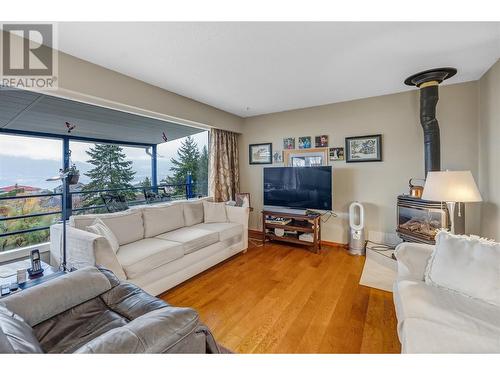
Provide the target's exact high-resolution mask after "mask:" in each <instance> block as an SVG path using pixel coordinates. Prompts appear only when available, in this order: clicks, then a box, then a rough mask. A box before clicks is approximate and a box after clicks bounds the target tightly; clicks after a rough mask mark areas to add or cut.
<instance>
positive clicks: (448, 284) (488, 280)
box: [425, 231, 500, 307]
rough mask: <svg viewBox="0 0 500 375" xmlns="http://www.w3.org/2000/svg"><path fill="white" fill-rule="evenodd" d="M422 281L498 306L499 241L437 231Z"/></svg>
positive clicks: (499, 280)
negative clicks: (433, 247) (432, 250)
mask: <svg viewBox="0 0 500 375" xmlns="http://www.w3.org/2000/svg"><path fill="white" fill-rule="evenodd" d="M425 282H426V284H428V285H432V286H434V287H438V288H444V289H446V290H448V291H451V292H454V293H458V294H461V295H463V296H466V297H470V298H477V299H479V300H482V301H484V302H487V303H490V304H492V305H495V306H497V307H500V244H499V243H496V242H493V241H489V240H485V239H482V238H479V237H477V236H464V235H453V234H451V233H448V232H446V231H440V232H439V233H438V234H437V236H436V248H435V249H434V252H433V253H432V256H431V258H430V260H429V263H428V266H427V270H426V273H425Z"/></svg>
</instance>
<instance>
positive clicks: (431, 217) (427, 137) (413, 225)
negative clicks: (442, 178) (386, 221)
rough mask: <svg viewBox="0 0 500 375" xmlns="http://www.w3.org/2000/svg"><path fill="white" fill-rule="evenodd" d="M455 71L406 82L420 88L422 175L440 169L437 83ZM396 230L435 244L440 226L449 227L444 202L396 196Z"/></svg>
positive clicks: (433, 71) (428, 73) (435, 72)
mask: <svg viewBox="0 0 500 375" xmlns="http://www.w3.org/2000/svg"><path fill="white" fill-rule="evenodd" d="M456 73H457V70H456V69H455V68H438V69H430V70H426V71H423V72H420V73H417V74H414V75H412V76H410V77H408V78H407V79H406V80H405V84H406V85H409V86H416V87H418V88H419V89H420V123H421V125H422V129H423V131H424V158H425V176H426V177H427V173H428V172H429V171H439V170H441V140H440V135H439V124H438V121H437V119H436V106H437V103H438V100H439V92H438V90H439V89H438V86H439V84H440V83H441V82H443V81H444V80H446V79H448V78H450V77H453V76H454V75H455V74H456ZM397 211H398V226H397V229H396V231H397V233H398V235H399V237H401V238H402V239H403V240H404V241H410V242H423V243H427V244H434V243H435V241H434V237H435V235H436V232H437V230H438V229H440V228H449V227H450V224H449V223H450V220H449V215H448V209H447V207H446V204H444V203H442V202H431V201H425V200H422V199H420V198H414V197H410V196H406V195H400V196H399V197H398V204H397Z"/></svg>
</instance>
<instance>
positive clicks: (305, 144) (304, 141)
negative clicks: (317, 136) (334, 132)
mask: <svg viewBox="0 0 500 375" xmlns="http://www.w3.org/2000/svg"><path fill="white" fill-rule="evenodd" d="M311 147H312V141H311V137H299V149H301V150H302V149H305V148H311Z"/></svg>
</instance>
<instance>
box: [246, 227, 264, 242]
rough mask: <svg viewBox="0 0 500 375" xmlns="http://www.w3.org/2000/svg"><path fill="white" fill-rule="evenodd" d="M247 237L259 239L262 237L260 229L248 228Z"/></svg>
mask: <svg viewBox="0 0 500 375" xmlns="http://www.w3.org/2000/svg"><path fill="white" fill-rule="evenodd" d="M248 237H250V238H257V239H259V240H261V239H262V231H261V230H256V229H249V230H248Z"/></svg>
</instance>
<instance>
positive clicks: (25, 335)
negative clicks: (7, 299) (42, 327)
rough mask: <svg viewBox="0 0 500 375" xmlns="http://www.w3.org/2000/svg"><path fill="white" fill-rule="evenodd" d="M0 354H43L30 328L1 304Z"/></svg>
mask: <svg viewBox="0 0 500 375" xmlns="http://www.w3.org/2000/svg"><path fill="white" fill-rule="evenodd" d="M0 353H24V354H26V353H43V351H42V348H41V347H40V344H39V342H38V340H37V339H36V337H35V335H34V333H33V330H32V329H31V327H30V326H29V325H28V324H26V322H25V321H24V320H23V319H22V318H21V317H20V316H19V315H17V314H14V313H13V312H12V311H10V310H8V309H7V308H6V307H4V306H3V305H1V304H0Z"/></svg>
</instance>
